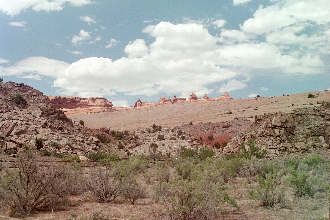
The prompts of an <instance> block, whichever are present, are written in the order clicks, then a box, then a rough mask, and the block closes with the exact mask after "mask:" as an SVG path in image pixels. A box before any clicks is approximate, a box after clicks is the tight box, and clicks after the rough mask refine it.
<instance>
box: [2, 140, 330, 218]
mask: <svg viewBox="0 0 330 220" xmlns="http://www.w3.org/2000/svg"><path fill="white" fill-rule="evenodd" d="M243 149H244V150H243ZM265 156H266V155H265V154H263V153H261V151H260V149H259V148H258V147H257V146H255V143H254V142H253V141H252V140H251V141H250V142H249V147H245V148H244V147H242V150H241V152H239V153H237V154H234V155H228V156H225V155H223V156H217V157H216V156H215V154H214V152H213V150H212V148H202V149H200V150H194V149H188V148H185V147H182V148H181V150H180V152H179V154H178V156H177V157H176V158H175V157H169V158H168V159H167V160H162V161H155V160H154V159H153V158H152V157H147V156H131V157H129V158H128V159H125V160H120V159H119V157H118V156H116V155H113V154H107V153H91V154H89V155H88V158H89V159H90V161H95V162H97V163H96V166H93V168H92V169H89V171H88V172H83V169H84V168H83V167H84V165H86V164H85V163H83V162H79V161H77V160H71V161H69V162H68V163H66V165H55V166H51V167H46V166H43V165H44V164H42V163H41V162H38V161H40V155H39V154H38V153H37V152H32V151H25V152H23V153H21V154H20V155H19V157H18V158H17V169H15V170H12V169H6V168H5V166H3V168H2V171H1V179H0V201H1V204H2V206H1V207H2V208H3V209H5V210H9V214H10V216H15V217H26V216H29V215H31V214H32V215H36V213H38V212H40V211H42V210H48V211H51V210H55V211H56V210H68V209H70V207H72V205H73V204H72V203H73V200H72V198H75V197H84V198H85V197H86V195H90V197H87V199H86V198H85V199H84V202H85V203H88V202H96V203H100V204H108V206H109V207H111V206H112V205H115V204H117V203H118V202H120V203H121V204H123V205H125V204H126V205H129V204H131V205H134V206H142V207H145V208H146V209H147V208H148V204H157V205H158V206H159V207H160V210H159V213H158V214H157V215H154V216H153V218H154V219H157V218H158V219H159V218H160V219H218V218H220V217H221V216H222V217H223V216H230V215H233V214H234V213H243V212H245V211H247V210H246V209H251V208H257V209H258V210H259V211H260V213H261V216H262V215H268V214H270V213H271V215H272V216H274V217H276V218H279V219H281V218H283V219H285V218H284V217H285V216H287V217H288V216H294V217H295V218H294V219H326V214H327V211H328V205H329V204H328V200H327V199H328V196H329V190H330V188H329V158H328V157H327V156H325V155H321V154H316V153H313V154H305V155H299V156H298V155H291V156H286V157H283V158H277V159H273V160H269V159H266V158H265ZM238 188H239V190H237V189H238ZM142 201H149V203H144V202H142ZM247 201H249V202H247ZM283 210H285V211H284V212H283ZM283 213H286V214H283ZM283 215H284V216H283ZM111 216H112V215H111V213H108V212H107V210H103V211H102V212H95V213H77V214H74V215H72V214H70V215H69V214H68V216H66V219H112V217H111ZM157 216H158V217H157ZM138 219H143V217H141V216H140V217H138Z"/></svg>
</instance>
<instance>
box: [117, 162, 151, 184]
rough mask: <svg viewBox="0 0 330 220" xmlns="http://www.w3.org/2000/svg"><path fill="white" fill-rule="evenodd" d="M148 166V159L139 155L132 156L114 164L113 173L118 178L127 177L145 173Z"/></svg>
mask: <svg viewBox="0 0 330 220" xmlns="http://www.w3.org/2000/svg"><path fill="white" fill-rule="evenodd" d="M148 166H149V164H148V161H146V160H144V159H141V158H139V157H130V158H129V159H128V160H122V161H118V162H115V163H114V164H113V165H112V167H113V175H114V177H115V178H116V179H118V180H121V179H125V178H126V177H129V176H132V175H133V176H134V175H137V174H140V173H143V172H144V171H145V170H146V169H147V168H148Z"/></svg>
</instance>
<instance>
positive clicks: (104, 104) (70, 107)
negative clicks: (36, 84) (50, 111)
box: [49, 96, 113, 115]
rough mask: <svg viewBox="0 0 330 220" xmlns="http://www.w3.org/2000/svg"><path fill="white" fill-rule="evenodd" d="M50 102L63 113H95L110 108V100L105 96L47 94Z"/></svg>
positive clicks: (109, 109)
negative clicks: (82, 96) (87, 96)
mask: <svg viewBox="0 0 330 220" xmlns="http://www.w3.org/2000/svg"><path fill="white" fill-rule="evenodd" d="M49 99H50V101H51V103H52V104H53V105H54V106H55V107H56V108H58V109H62V110H63V111H64V112H65V114H67V115H70V114H77V113H85V114H88V113H96V112H107V111H111V110H112V107H113V105H112V102H110V101H109V100H107V99H105V98H100V97H98V98H80V97H73V96H49Z"/></svg>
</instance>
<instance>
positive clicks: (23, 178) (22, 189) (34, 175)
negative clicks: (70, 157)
mask: <svg viewBox="0 0 330 220" xmlns="http://www.w3.org/2000/svg"><path fill="white" fill-rule="evenodd" d="M17 166H18V170H17V171H7V172H6V173H5V176H4V178H3V180H2V181H1V185H0V188H1V190H0V191H1V192H2V196H0V197H2V198H3V200H4V201H5V202H6V205H7V206H8V207H9V209H10V215H11V216H18V217H23V216H27V215H29V214H30V213H31V212H32V211H35V210H40V209H58V208H62V207H64V205H65V204H67V202H68V200H67V197H68V195H69V194H70V190H69V189H68V185H67V180H68V175H66V168H65V167H63V166H54V167H50V168H49V167H47V168H45V167H40V166H39V164H37V162H36V156H35V154H33V153H31V152H24V153H23V154H21V155H19V157H18V160H17Z"/></svg>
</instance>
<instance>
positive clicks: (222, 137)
mask: <svg viewBox="0 0 330 220" xmlns="http://www.w3.org/2000/svg"><path fill="white" fill-rule="evenodd" d="M194 136H195V137H196V138H197V139H199V140H200V141H201V143H202V144H206V145H208V146H211V147H214V148H216V149H220V148H221V147H225V146H226V145H227V143H229V141H230V137H229V135H228V134H226V133H223V134H214V133H212V132H211V133H196V134H194Z"/></svg>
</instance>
